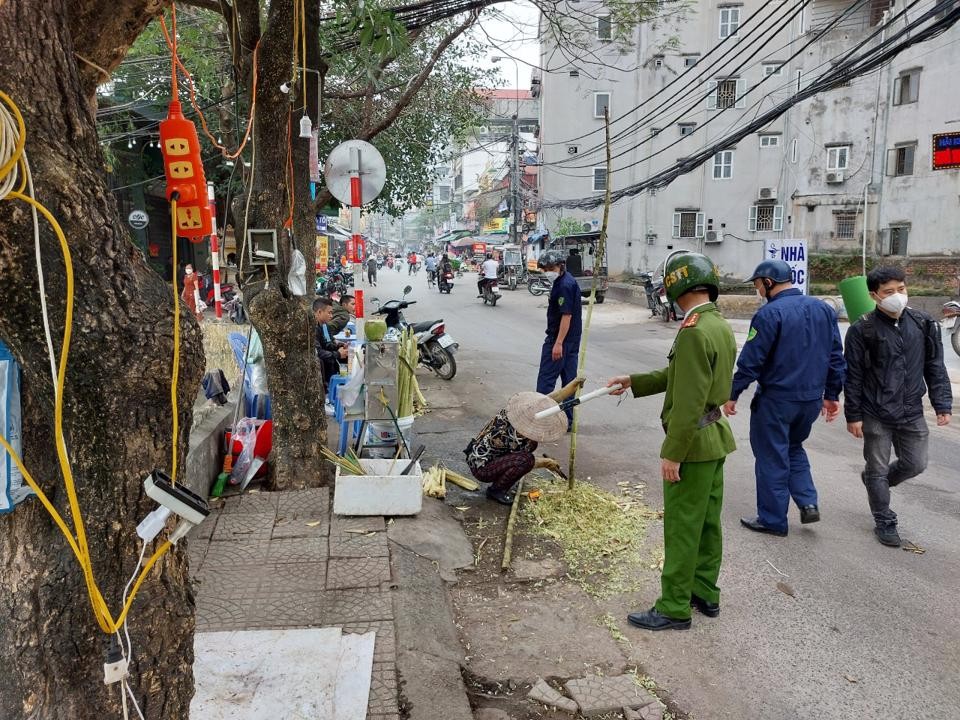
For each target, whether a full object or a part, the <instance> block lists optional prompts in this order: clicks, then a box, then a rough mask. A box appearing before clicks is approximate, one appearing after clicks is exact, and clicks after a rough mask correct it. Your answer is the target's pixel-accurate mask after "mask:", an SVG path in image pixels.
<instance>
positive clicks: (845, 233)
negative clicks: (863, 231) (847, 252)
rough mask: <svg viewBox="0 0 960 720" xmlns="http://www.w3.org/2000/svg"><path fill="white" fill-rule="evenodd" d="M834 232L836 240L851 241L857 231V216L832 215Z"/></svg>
mask: <svg viewBox="0 0 960 720" xmlns="http://www.w3.org/2000/svg"><path fill="white" fill-rule="evenodd" d="M833 222H834V230H835V232H836V234H837V239H838V240H853V238H854V236H855V233H856V229H857V214H856V213H855V212H842V213H837V214H836V215H834V218H833Z"/></svg>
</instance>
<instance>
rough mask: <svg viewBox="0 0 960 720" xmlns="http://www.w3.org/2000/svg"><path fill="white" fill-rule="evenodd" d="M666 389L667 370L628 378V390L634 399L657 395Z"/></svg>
mask: <svg viewBox="0 0 960 720" xmlns="http://www.w3.org/2000/svg"><path fill="white" fill-rule="evenodd" d="M666 389H667V369H666V368H664V369H663V370H654V371H653V372H648V373H640V374H638V375H631V376H630V390H631V391H632V392H633V396H634V397H644V396H646V395H658V394H660V393H662V392H664V391H665V390H666Z"/></svg>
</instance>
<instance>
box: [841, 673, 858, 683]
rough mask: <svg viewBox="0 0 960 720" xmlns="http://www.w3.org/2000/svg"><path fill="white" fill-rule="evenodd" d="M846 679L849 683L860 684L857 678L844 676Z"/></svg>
mask: <svg viewBox="0 0 960 720" xmlns="http://www.w3.org/2000/svg"><path fill="white" fill-rule="evenodd" d="M843 677H844V679H845V680H846V681H847V682H849V683H858V682H860V681H859V680H858V679H857V678H855V677H851V676H850V675H844V676H843Z"/></svg>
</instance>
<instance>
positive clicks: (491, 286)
mask: <svg viewBox="0 0 960 720" xmlns="http://www.w3.org/2000/svg"><path fill="white" fill-rule="evenodd" d="M500 297H501V293H500V281H499V280H497V279H496V278H489V279H487V280H484V282H483V304H484V305H490V307H496V306H497V300H499V299H500Z"/></svg>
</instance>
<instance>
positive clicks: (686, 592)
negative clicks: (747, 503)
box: [655, 458, 725, 620]
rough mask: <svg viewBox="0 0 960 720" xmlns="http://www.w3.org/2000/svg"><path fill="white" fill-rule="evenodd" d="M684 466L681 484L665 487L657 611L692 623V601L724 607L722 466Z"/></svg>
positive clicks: (719, 462) (713, 462) (719, 463)
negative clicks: (720, 580)
mask: <svg viewBox="0 0 960 720" xmlns="http://www.w3.org/2000/svg"><path fill="white" fill-rule="evenodd" d="M724 460H725V458H720V459H719V460H708V461H706V462H685V463H682V464H681V465H680V482H677V483H671V482H667V481H664V483H663V547H664V560H663V573H662V574H661V576H660V599H659V600H657V604H656V606H655V607H656V609H657V610H658V611H659V612H660V613H661V614H663V615H666V616H667V617H671V618H677V619H684V620H685V619H687V618H689V617H690V595H691V594H694V595H696V596H698V597H700V598H702V599H703V600H706V601H707V602H712V603H716V602H720V588H718V587H717V577H718V576H719V575H720V561H721V559H722V556H723V539H722V534H721V530H720V507H721V505H722V504H723V462H724Z"/></svg>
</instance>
